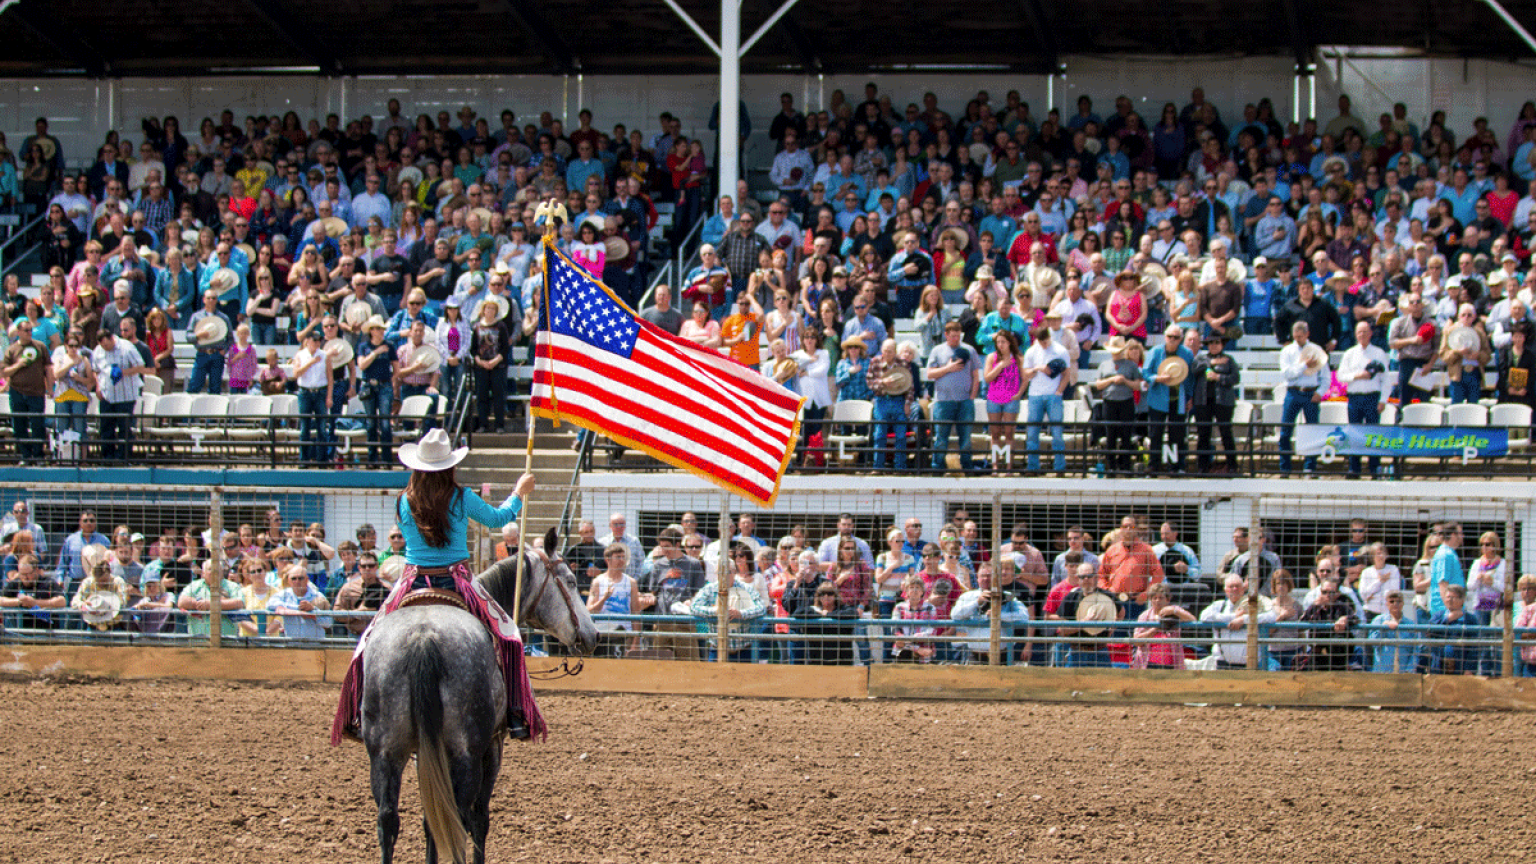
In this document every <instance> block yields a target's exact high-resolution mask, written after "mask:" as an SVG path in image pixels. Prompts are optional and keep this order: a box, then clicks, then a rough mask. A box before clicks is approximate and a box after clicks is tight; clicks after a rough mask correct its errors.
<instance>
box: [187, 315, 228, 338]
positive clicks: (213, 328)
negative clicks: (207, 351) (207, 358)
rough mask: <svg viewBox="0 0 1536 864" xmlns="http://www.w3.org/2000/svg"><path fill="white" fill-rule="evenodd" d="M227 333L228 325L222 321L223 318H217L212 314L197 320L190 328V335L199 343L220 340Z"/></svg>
mask: <svg viewBox="0 0 1536 864" xmlns="http://www.w3.org/2000/svg"><path fill="white" fill-rule="evenodd" d="M228 335H229V325H228V324H225V323H224V319H223V318H217V317H214V316H212V315H210V316H208V317H207V318H204V319H203V320H201V321H199V322H197V326H196V327H193V328H192V336H193V338H194V339H195V340H196V341H197V344H199V345H209V344H212V343H214V342H222V341H224V337H225V336H228Z"/></svg>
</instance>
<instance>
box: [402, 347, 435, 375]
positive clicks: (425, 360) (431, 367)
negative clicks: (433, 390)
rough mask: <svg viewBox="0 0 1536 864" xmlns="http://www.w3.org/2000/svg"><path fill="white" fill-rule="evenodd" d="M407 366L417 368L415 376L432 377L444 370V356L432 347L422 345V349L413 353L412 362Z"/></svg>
mask: <svg viewBox="0 0 1536 864" xmlns="http://www.w3.org/2000/svg"><path fill="white" fill-rule="evenodd" d="M406 365H407V366H415V367H416V371H415V372H413V373H412V374H414V375H431V374H432V373H433V372H436V371H437V370H438V369H440V368H442V365H443V355H441V354H439V353H437V349H436V348H433V347H432V346H431V345H428V344H426V343H422V345H421V347H420V348H417V349H416V350H415V351H412V352H411V361H410V362H409V363H407V364H406Z"/></svg>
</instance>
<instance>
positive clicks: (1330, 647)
mask: <svg viewBox="0 0 1536 864" xmlns="http://www.w3.org/2000/svg"><path fill="white" fill-rule="evenodd" d="M1339 584H1340V583H1339V580H1338V579H1337V578H1334V577H1328V578H1325V579H1323V580H1322V581H1321V583H1320V584H1319V586H1318V590H1317V599H1316V600H1315V601H1314V602H1313V603H1312V604H1311V605H1310V606H1308V607H1307V608H1306V611H1304V612H1303V613H1302V615H1301V620H1302V621H1311V622H1316V623H1317V624H1318V625H1319V626H1318V627H1316V628H1313V629H1311V630H1310V631H1309V634H1310V637H1311V639H1312V640H1313V642H1312V644H1311V646H1310V656H1309V667H1310V668H1312V669H1316V670H1319V671H1324V672H1342V671H1344V670H1345V669H1346V668H1347V667H1348V665H1349V662H1350V661H1349V658H1350V653H1351V649H1350V646H1349V645H1348V644H1347V642H1348V640H1349V633H1350V631H1351V629H1352V628H1353V627H1354V626H1355V625H1356V624H1358V623H1359V619H1358V617H1357V616H1356V614H1355V607H1354V605H1353V604H1352V603H1351V602H1350V600H1349V598H1347V597H1344V596H1342V592H1341V591H1340V588H1339Z"/></svg>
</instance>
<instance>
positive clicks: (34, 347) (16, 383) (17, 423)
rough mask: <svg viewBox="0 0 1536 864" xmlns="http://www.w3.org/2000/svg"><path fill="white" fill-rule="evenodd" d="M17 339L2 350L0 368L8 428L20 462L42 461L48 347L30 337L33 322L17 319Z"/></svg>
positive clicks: (50, 376) (50, 370)
mask: <svg viewBox="0 0 1536 864" xmlns="http://www.w3.org/2000/svg"><path fill="white" fill-rule="evenodd" d="M15 333H16V341H15V342H12V343H11V344H10V346H9V347H7V348H6V349H5V364H4V368H3V369H0V376H3V377H4V378H5V379H6V381H7V383H8V385H9V386H8V388H7V389H8V390H9V391H10V409H11V429H12V434H13V435H14V436H15V438H16V449H17V454H18V456H19V457H20V459H21V464H23V465H25V464H27V461H28V460H31V461H34V462H41V461H42V459H43V453H44V450H45V449H46V447H47V429H46V426H45V425H44V424H45V421H46V413H45V408H46V406H45V404H44V402H45V399H46V397H47V396H48V394H49V391H50V390H52V389H53V364H52V358H51V357H50V356H49V353H48V346H47V345H44V344H42V343H40V342H34V341H33V340H32V322H31V321H28V320H26V319H22V320H21V321H18V322H16V326H15Z"/></svg>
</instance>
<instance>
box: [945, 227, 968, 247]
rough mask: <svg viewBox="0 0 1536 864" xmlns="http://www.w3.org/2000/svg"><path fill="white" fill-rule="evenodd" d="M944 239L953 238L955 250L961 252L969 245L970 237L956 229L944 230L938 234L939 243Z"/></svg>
mask: <svg viewBox="0 0 1536 864" xmlns="http://www.w3.org/2000/svg"><path fill="white" fill-rule="evenodd" d="M945 237H953V238H955V248H956V249H958V250H959V251H961V252H964V251H965V247H967V246H969V245H971V235H969V234H967V233H966V232H964V231H961V230H960V229H958V228H945V229H944V230H943V231H942V232H940V233H939V242H940V243H942V242H944V238H945Z"/></svg>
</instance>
